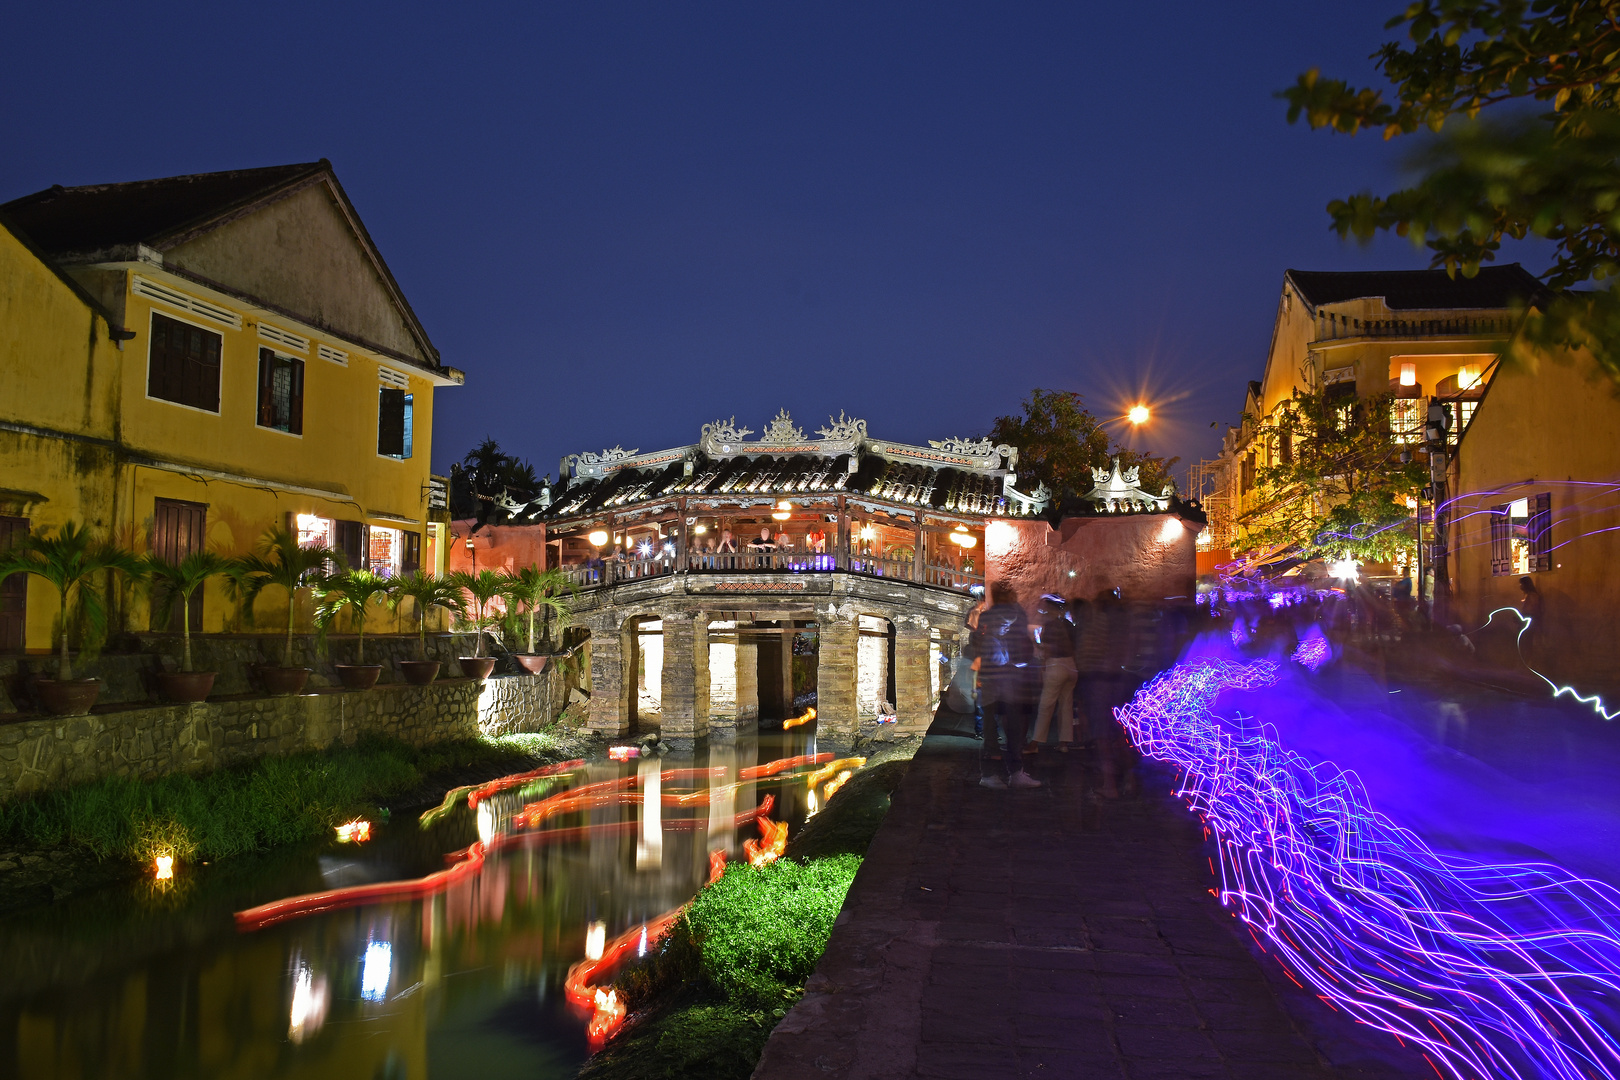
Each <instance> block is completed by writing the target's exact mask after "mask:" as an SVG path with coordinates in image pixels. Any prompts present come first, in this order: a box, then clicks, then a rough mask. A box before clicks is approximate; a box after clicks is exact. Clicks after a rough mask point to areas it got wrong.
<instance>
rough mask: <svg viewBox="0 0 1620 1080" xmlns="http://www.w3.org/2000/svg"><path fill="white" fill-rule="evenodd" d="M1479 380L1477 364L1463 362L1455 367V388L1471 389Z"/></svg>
mask: <svg viewBox="0 0 1620 1080" xmlns="http://www.w3.org/2000/svg"><path fill="white" fill-rule="evenodd" d="M1478 382H1479V366H1478V365H1477V364H1464V365H1463V366H1462V367H1460V368H1458V369H1457V389H1459V390H1472V389H1473V388H1474V386H1475V385H1476V384H1477V383H1478Z"/></svg>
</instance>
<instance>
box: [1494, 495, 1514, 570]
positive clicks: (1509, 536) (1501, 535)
mask: <svg viewBox="0 0 1620 1080" xmlns="http://www.w3.org/2000/svg"><path fill="white" fill-rule="evenodd" d="M1508 506H1509V504H1507V503H1503V504H1502V505H1501V506H1493V507H1491V573H1492V574H1493V575H1495V576H1496V577H1501V576H1502V575H1503V574H1511V573H1513V522H1512V519H1511V518H1509V516H1508V513H1509V511H1508Z"/></svg>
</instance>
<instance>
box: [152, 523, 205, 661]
mask: <svg viewBox="0 0 1620 1080" xmlns="http://www.w3.org/2000/svg"><path fill="white" fill-rule="evenodd" d="M207 535H208V505H207V504H206V503H194V502H182V501H181V500H179V499H158V500H157V504H156V506H155V507H154V509H153V511H152V554H154V555H157V556H159V557H160V558H164V559H167V560H169V561H170V562H174V563H177V562H179V561H180V560H181V559H183V558H185V557H186V556H187V555H190V554H191V553H192V552H195V551H201V550H202V549H203V542H204V540H205V538H206V537H207ZM153 600H154V601H155V603H154V605H153V615H152V618H153V622H152V629H154V630H167V631H169V632H170V633H174V634H178V633H179V632H180V630H181V621H180V619H181V616H180V606H179V605H178V604H176V605H174V606H173V608H172V609H171V610H170V612H169V621H168V622H167V623H166V624H164V625H162V626H159V625H158V624H157V621H156V620H157V611H158V609H159V608H161V606H162V598H161V597H156V596H154V597H153ZM187 606H188V607H190V608H191V615H190V621H191V630H192V633H196V632H198V631H200V630H201V629H202V618H203V590H202V589H198V590H197V591H196V592H194V593H192V594H191V603H190V604H189V605H187Z"/></svg>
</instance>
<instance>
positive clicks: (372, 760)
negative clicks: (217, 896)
mask: <svg viewBox="0 0 1620 1080" xmlns="http://www.w3.org/2000/svg"><path fill="white" fill-rule="evenodd" d="M546 738H547V737H546V736H544V735H539V736H503V737H501V738H498V739H468V740H460V741H456V742H448V743H439V744H436V745H434V746H429V747H425V748H420V749H419V748H416V747H412V746H409V745H407V744H405V743H402V742H399V741H397V740H393V739H367V740H363V741H361V742H360V743H359V744H357V745H355V746H353V747H345V748H341V749H337V750H331V751H321V752H311V753H305V754H294V755H291V756H288V757H277V758H261V759H259V760H257V761H254V762H251V763H249V764H246V765H241V766H237V767H234V768H229V769H219V770H216V771H214V772H210V773H204V774H201V775H197V776H190V775H175V776H164V777H160V778H158V779H155V780H132V779H125V778H120V777H108V778H106V779H104V780H99V781H96V782H95V783H92V784H81V785H79V786H76V787H71V788H64V789H60V790H56V791H49V792H45V793H43V794H40V795H37V796H34V797H32V798H28V799H22V800H16V801H12V802H8V803H3V804H0V842H3V843H7V844H10V845H22V846H28V847H34V848H46V849H65V850H78V851H82V852H86V853H88V854H91V855H93V856H95V857H96V858H97V859H109V858H119V859H131V860H134V861H136V862H142V863H144V862H149V861H150V860H151V858H152V857H153V856H154V855H156V854H158V853H160V852H167V853H171V854H173V855H175V856H177V857H179V858H180V859H181V860H183V861H184V860H196V859H208V860H214V859H225V858H230V857H231V856H233V855H242V854H246V853H248V852H255V851H265V850H268V849H270V848H274V847H279V846H281V845H283V844H292V843H297V842H299V841H301V840H308V839H311V838H314V837H317V836H321V835H323V834H325V833H328V832H329V831H330V830H331V828H332V827H333V826H334V825H336V824H338V823H339V822H340V821H343V820H346V819H347V818H349V817H351V816H353V815H354V814H355V813H357V812H360V811H369V810H370V809H371V808H372V807H374V806H375V805H376V804H377V803H378V802H379V801H380V800H384V799H387V798H390V797H392V796H395V795H399V794H401V793H402V792H407V791H410V790H412V789H413V788H416V787H418V786H419V785H421V784H422V783H423V782H424V781H425V780H426V779H427V778H428V777H429V776H431V775H433V774H434V773H438V772H443V771H446V770H451V769H461V768H470V767H488V766H493V765H498V764H501V763H504V762H510V763H511V764H513V765H514V766H517V767H522V766H523V765H525V764H526V763H527V762H529V761H531V760H532V759H533V757H534V756H535V755H536V754H540V753H544V752H545V751H546V750H547V749H548V747H547V745H546V743H545V740H546Z"/></svg>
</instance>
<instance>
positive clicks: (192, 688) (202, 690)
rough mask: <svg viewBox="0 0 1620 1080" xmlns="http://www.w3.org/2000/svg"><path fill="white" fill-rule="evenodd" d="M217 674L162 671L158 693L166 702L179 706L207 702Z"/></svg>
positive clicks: (159, 676) (158, 681)
mask: <svg viewBox="0 0 1620 1080" xmlns="http://www.w3.org/2000/svg"><path fill="white" fill-rule="evenodd" d="M215 674H216V672H212V671H160V672H158V673H157V684H158V693H160V694H162V695H163V700H164V701H173V702H176V703H179V704H186V705H190V704H194V703H196V702H199V701H207V700H208V695H209V693H210V692H211V691H212V690H213V689H214V676H215Z"/></svg>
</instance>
